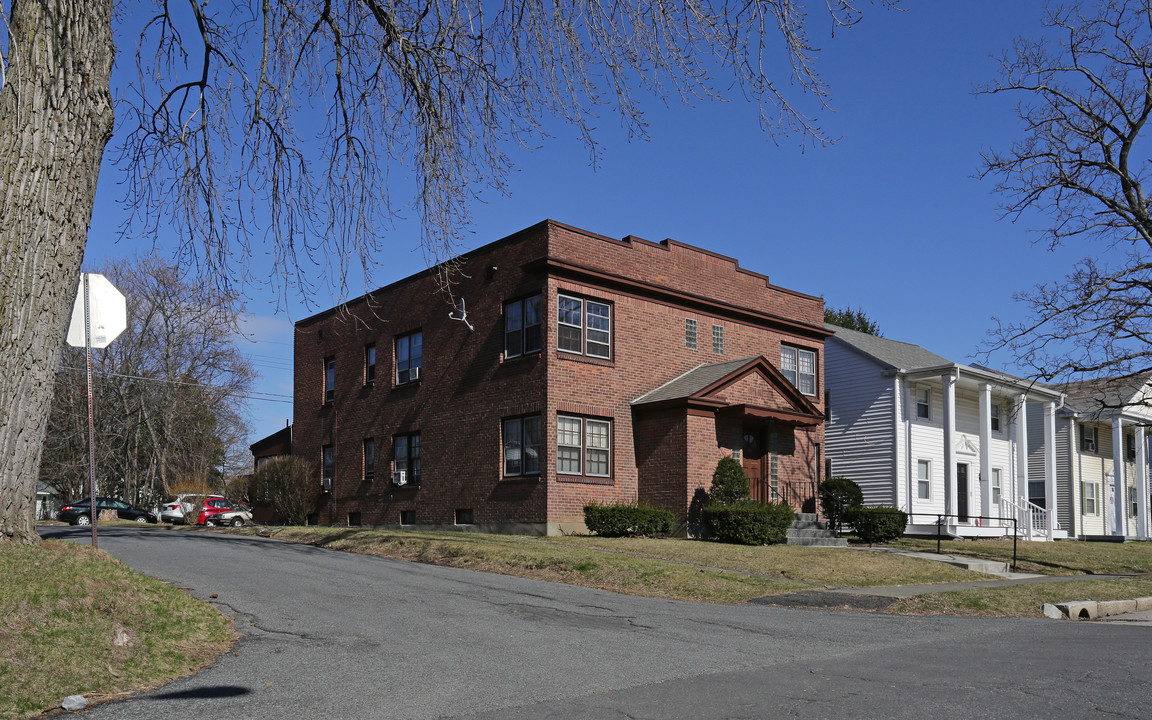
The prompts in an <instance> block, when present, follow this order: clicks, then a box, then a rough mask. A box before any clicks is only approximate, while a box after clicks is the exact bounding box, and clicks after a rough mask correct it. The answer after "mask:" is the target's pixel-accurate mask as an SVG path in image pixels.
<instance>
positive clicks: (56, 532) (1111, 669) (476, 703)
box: [41, 527, 1152, 720]
mask: <svg viewBox="0 0 1152 720" xmlns="http://www.w3.org/2000/svg"><path fill="white" fill-rule="evenodd" d="M41 534H42V535H43V536H44V537H57V538H64V539H70V540H75V541H77V542H81V543H85V542H87V539H88V536H89V531H87V530H79V529H75V528H66V527H42V528H41ZM100 547H101V548H102V549H104V550H106V551H107V552H109V553H111V554H112V555H114V556H116V557H118V558H120V559H121V560H123V561H124V562H126V563H128V564H129V565H130V566H132V567H134V568H135V569H137V570H139V571H141V572H144V573H147V574H149V575H152V576H154V577H157V578H160V579H162V580H165V581H167V582H170V583H173V584H175V585H178V586H180V587H183V588H186V589H188V591H189V592H191V593H192V594H194V595H196V596H197V597H200V598H204V599H209V596H210V595H213V594H214V595H216V596H217V597H216V598H214V599H211V600H209V601H210V602H213V603H216V604H217V605H218V606H219V607H220V608H221V610H223V611H224V612H225V613H227V614H229V615H230V616H232V617H233V618H235V622H236V626H237V629H238V630H239V631H240V632H241V633H242V635H243V638H242V639H241V640H240V642H239V643H238V644H237V645H236V647H235V648H234V651H233V652H232V653H229V654H227V655H225V656H224V657H222V658H221V659H220V660H219V661H217V662H216V663H215V664H214V665H212V666H211V667H210V668H208V669H207V670H205V671H204V672H202V673H200V674H199V675H197V676H195V677H193V678H188V679H186V680H182V681H178V682H175V683H172V684H171V685H168V686H166V687H164V688H161V689H159V690H156V691H153V692H150V693H145V694H143V695H140V696H137V697H135V698H133V699H131V700H128V701H122V702H117V703H111V704H107V705H103V706H99V707H96V708H93V709H92V710H90V711H88V712H86V713H85V715H86V716H87V717H91V718H149V719H151V718H154V717H157V716H163V717H167V718H204V717H222V716H230V717H238V718H294V717H303V718H769V717H805V718H807V717H811V718H825V717H836V718H853V717H861V718H863V717H869V718H875V717H892V718H916V719H917V720H922V719H923V718H926V717H1004V718H1008V717H1011V718H1028V717H1037V718H1039V717H1045V718H1051V717H1060V718H1078V717H1085V718H1087V717H1097V716H1099V715H1100V714H1102V713H1107V714H1109V715H1110V716H1113V717H1121V718H1124V717H1131V718H1141V719H1142V718H1145V717H1147V713H1148V708H1147V687H1148V680H1149V675H1148V672H1149V671H1148V667H1149V665H1150V664H1152V628H1147V627H1132V626H1122V625H1115V624H1103V623H1078V622H1071V621H1051V620H1048V621H1045V620H1021V619H1005V620H999V619H976V618H911V617H897V616H887V615H878V614H869V613H849V612H833V611H813V610H793V609H786V608H775V607H766V606H761V605H741V606H724V605H707V604H699V603H687V602H679V601H669V600H654V599H649V598H636V597H629V596H625V595H617V594H614V593H609V592H603V591H597V590H590V589H587V588H581V587H574V586H568V585H559V584H553V583H545V582H539V581H534V580H524V579H520V578H513V577H504V576H499V575H487V574H483V573H476V572H471V571H467V570H458V569H454V568H441V567H434V566H427V565H417V564H413V563H406V562H401V561H395V560H385V559H380V558H372V557H364V556H358V555H351V554H345V553H340V552H335V551H330V550H321V549H317V548H312V547H308V546H303V545H293V544H289V543H282V542H278V541H275V540H268V539H263V538H252V537H240V536H232V535H225V534H213V533H189V532H173V531H165V530H163V529H155V528H121V527H115V528H111V527H110V528H105V529H103V530H101V531H100Z"/></svg>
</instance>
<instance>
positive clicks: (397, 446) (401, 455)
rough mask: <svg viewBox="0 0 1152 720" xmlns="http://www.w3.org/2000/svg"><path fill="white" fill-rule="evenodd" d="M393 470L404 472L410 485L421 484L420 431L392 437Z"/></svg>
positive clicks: (405, 479) (405, 478)
mask: <svg viewBox="0 0 1152 720" xmlns="http://www.w3.org/2000/svg"><path fill="white" fill-rule="evenodd" d="M392 450H393V455H392V460H393V468H392V469H393V470H396V471H401V472H403V473H404V481H405V482H406V483H407V484H408V485H419V484H420V433H408V434H407V435H394V436H393V437H392Z"/></svg>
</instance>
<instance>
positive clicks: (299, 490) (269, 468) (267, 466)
mask: <svg viewBox="0 0 1152 720" xmlns="http://www.w3.org/2000/svg"><path fill="white" fill-rule="evenodd" d="M316 477H317V476H316V472H315V468H313V467H311V466H310V465H309V464H308V461H306V460H304V459H303V458H298V457H280V458H275V459H273V460H269V461H268V462H266V463H264V464H263V465H261V466H260V467H258V468H256V472H255V473H254V474H253V475H252V476H251V477H250V478H249V479H248V483H247V487H246V488H245V492H246V493H247V496H248V498H249V500H250V501H251V503H252V504H253V505H255V504H257V503H260V504H264V505H268V506H271V507H272V509H273V510H275V511H276V514H277V515H279V518H280V522H282V523H284V524H285V525H304V524H306V523H307V520H308V514H309V513H311V512H314V511H315V510H316V507H317V505H318V504H319V502H320V500H321V498H320V486H319V484H318V483H317V482H316Z"/></svg>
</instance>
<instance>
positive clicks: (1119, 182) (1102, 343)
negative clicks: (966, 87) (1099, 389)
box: [983, 0, 1152, 381]
mask: <svg viewBox="0 0 1152 720" xmlns="http://www.w3.org/2000/svg"><path fill="white" fill-rule="evenodd" d="M1044 25H1045V27H1046V28H1047V31H1046V36H1045V37H1044V38H1042V39H1038V40H1025V39H1020V40H1017V41H1016V43H1015V46H1014V47H1013V49H1012V50H1011V51H1009V52H1007V53H1006V54H1005V55H1004V57H1003V60H1002V71H1001V78H1000V79H999V81H998V82H997V83H995V84H993V85H990V86H988V87H986V88H984V89H983V92H985V93H989V94H1001V93H1008V94H1014V95H1019V96H1020V102H1019V104H1018V105H1017V107H1016V112H1017V114H1018V115H1019V117H1020V119H1021V120H1022V121H1023V123H1024V127H1025V128H1026V135H1025V137H1024V138H1023V139H1022V140H1020V141H1019V142H1017V143H1016V144H1014V145H1013V146H1012V148H1011V150H1009V151H1007V152H1002V153H1000V152H991V153H988V154H986V155H985V157H984V170H983V175H984V176H992V177H995V178H997V180H998V182H997V186H996V189H997V190H998V191H999V192H1001V193H1003V194H1004V196H1005V197H1006V198H1007V201H1006V204H1005V210H1006V214H1007V215H1008V216H1009V217H1011V218H1013V219H1017V218H1019V217H1020V216H1021V215H1023V214H1024V213H1026V212H1030V211H1037V212H1040V213H1042V214H1046V215H1047V216H1048V217H1049V218H1050V221H1051V225H1050V227H1049V228H1048V229H1047V231H1046V237H1047V240H1048V244H1049V246H1050V247H1056V246H1058V245H1061V244H1063V243H1066V242H1069V241H1075V242H1083V243H1085V244H1087V243H1088V242H1095V243H1099V244H1100V251H1102V252H1101V254H1102V255H1105V256H1106V257H1107V258H1108V259H1099V258H1098V257H1088V258H1086V259H1084V260H1082V261H1080V262H1079V263H1077V264H1076V266H1075V267H1074V268H1073V269H1072V271H1071V272H1070V273H1069V274H1068V275H1067V276H1065V277H1064V278H1063V279H1062V280H1058V281H1055V282H1052V283H1049V284H1044V285H1039V286H1037V287H1035V288H1033V289H1032V290H1031V291H1028V292H1024V293H1020V294H1018V295H1017V296H1016V298H1017V300H1019V301H1022V302H1023V303H1024V304H1025V305H1026V306H1027V308H1028V310H1029V317H1028V318H1027V320H1025V321H1024V322H1018V323H1001V322H999V321H998V327H997V328H996V330H994V331H993V333H992V340H991V343H990V345H989V348H988V349H989V351H994V350H998V349H1003V348H1007V349H1008V350H1010V351H1011V352H1012V353H1013V354H1014V356H1015V360H1016V362H1017V363H1018V365H1019V366H1021V367H1025V368H1028V369H1030V371H1031V372H1032V374H1033V375H1034V376H1036V377H1038V378H1040V379H1042V380H1045V381H1050V380H1064V379H1069V378H1071V377H1076V376H1089V377H1090V376H1103V375H1113V376H1121V377H1132V376H1135V375H1139V374H1140V373H1143V372H1146V371H1148V370H1152V322H1150V320H1152V314H1150V312H1152V304H1150V303H1152V217H1150V216H1149V213H1148V199H1147V196H1146V194H1145V190H1144V183H1145V182H1146V179H1147V173H1148V163H1149V160H1150V159H1152V156H1150V155H1149V152H1148V138H1146V137H1142V134H1143V133H1144V131H1145V125H1146V124H1147V122H1148V120H1149V117H1150V116H1152V0H1110V1H1108V2H1091V3H1081V4H1076V5H1073V6H1069V7H1061V8H1057V9H1052V10H1049V11H1048V12H1047V14H1046V17H1045V22H1044ZM1093 255H1096V253H1093Z"/></svg>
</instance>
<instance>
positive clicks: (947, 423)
mask: <svg viewBox="0 0 1152 720" xmlns="http://www.w3.org/2000/svg"><path fill="white" fill-rule="evenodd" d="M940 383H941V385H943V387H944V392H942V393H941V396H942V398H943V400H944V412H943V415H944V503H945V504H944V512H945V514H947V515H955V514H956V510H957V509H958V507H959V505H957V503H956V371H955V370H952V371H949V372H947V373H945V374H944V375H941V376H940ZM945 522H948V523H952V524H955V523H957V522H959V520H958V519H957V518H955V517H952V518H946V519H945Z"/></svg>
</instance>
